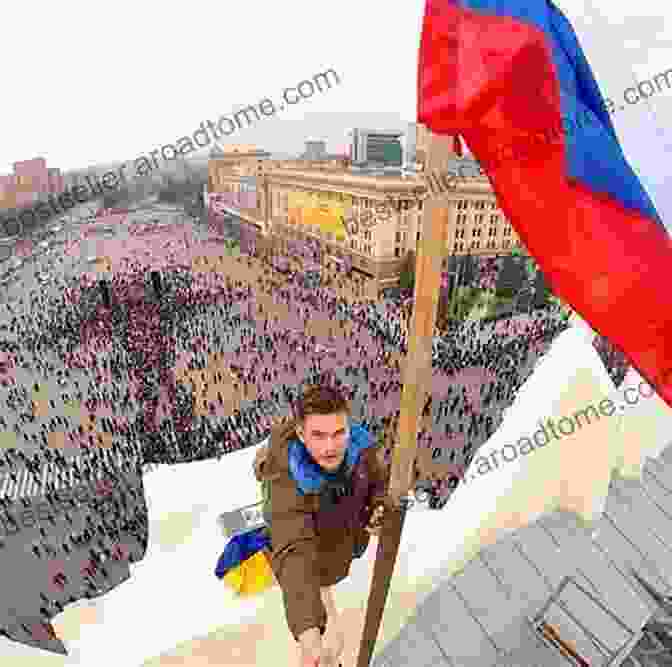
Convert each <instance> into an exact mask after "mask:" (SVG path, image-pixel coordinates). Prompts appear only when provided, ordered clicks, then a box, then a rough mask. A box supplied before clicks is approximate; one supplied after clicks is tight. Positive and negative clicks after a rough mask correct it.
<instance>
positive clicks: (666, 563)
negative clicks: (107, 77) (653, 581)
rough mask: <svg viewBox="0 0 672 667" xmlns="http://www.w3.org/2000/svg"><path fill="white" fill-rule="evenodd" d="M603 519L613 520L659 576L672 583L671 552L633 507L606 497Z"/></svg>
mask: <svg viewBox="0 0 672 667" xmlns="http://www.w3.org/2000/svg"><path fill="white" fill-rule="evenodd" d="M605 519H606V520H607V521H613V522H614V523H615V524H616V526H617V527H618V529H619V530H620V531H621V532H622V533H623V534H624V535H625V536H626V537H627V538H628V540H629V541H630V542H631V543H633V544H634V545H635V546H636V548H637V549H638V550H639V551H641V552H642V554H643V555H645V556H646V559H647V560H648V561H649V562H650V563H651V564H652V565H654V566H655V567H656V568H657V569H658V571H659V572H660V575H661V577H663V579H664V580H665V581H666V582H667V584H668V586H669V585H672V552H670V550H669V549H667V548H666V547H665V545H664V544H663V543H662V542H661V541H660V540H659V539H658V538H657V537H656V536H655V534H654V533H653V532H652V530H651V529H650V528H649V526H648V523H647V521H646V520H645V518H644V520H643V518H642V517H641V516H640V515H638V514H637V512H636V511H635V510H634V509H630V508H629V507H628V506H626V505H624V504H623V502H622V500H621V499H619V498H617V497H616V496H613V495H612V496H609V497H608V498H607V506H606V508H605Z"/></svg>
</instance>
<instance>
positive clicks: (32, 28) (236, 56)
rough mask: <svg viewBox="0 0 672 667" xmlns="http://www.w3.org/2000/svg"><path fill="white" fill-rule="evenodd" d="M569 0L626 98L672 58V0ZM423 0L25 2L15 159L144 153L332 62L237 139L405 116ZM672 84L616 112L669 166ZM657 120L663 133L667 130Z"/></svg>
mask: <svg viewBox="0 0 672 667" xmlns="http://www.w3.org/2000/svg"><path fill="white" fill-rule="evenodd" d="M556 4H558V6H559V7H560V8H561V9H563V10H564V11H565V12H566V13H567V15H568V16H569V18H570V20H572V21H573V22H574V25H575V27H576V29H577V32H578V33H579V38H580V39H581V41H582V43H583V45H584V48H585V51H586V53H587V55H588V58H589V60H590V61H591V63H592V65H593V67H594V69H595V72H596V75H597V78H598V81H599V83H600V85H601V88H602V91H603V93H604V95H605V96H607V97H612V98H615V99H620V98H621V97H622V92H623V89H624V88H625V87H627V86H629V85H632V81H633V73H634V75H636V76H638V77H640V79H646V78H648V77H651V76H652V75H653V74H655V73H658V72H660V71H663V70H665V69H668V68H670V67H672V49H670V40H669V39H665V38H664V35H665V33H668V34H672V30H670V23H669V20H668V16H669V15H670V14H671V13H672V9H671V8H670V5H669V2H667V0H639V1H638V2H637V3H625V2H623V3H615V2H608V3H607V2H604V0H601V4H602V5H603V6H602V7H600V6H599V4H598V2H597V1H594V2H593V0H591V2H590V3H589V4H586V3H584V2H581V1H580V0H558V1H557V3H556ZM422 11H423V2H422V0H404V2H395V3H391V2H388V1H386V2H383V0H367V1H366V2H361V1H360V0H357V2H355V1H354V0H341V2H339V3H335V4H334V3H320V2H314V0H310V1H308V0H283V2H270V1H268V0H264V1H261V0H247V2H244V3H243V2H241V3H229V2H227V3H213V2H211V1H210V0H190V2H189V3H187V4H185V3H168V2H165V0H162V1H161V2H158V1H155V0H142V2H138V1H137V0H133V2H131V1H130V0H117V2H115V3H112V4H109V5H106V6H105V7H104V8H103V7H100V8H94V7H93V6H92V5H91V3H90V2H84V1H83V0H68V2H66V3H45V2H38V1H37V0H22V1H21V2H12V9H11V11H7V12H4V13H3V36H2V40H0V54H2V56H3V61H4V62H5V63H7V66H5V67H3V84H4V85H3V92H4V94H3V104H2V119H3V123H2V128H1V129H0V147H1V148H0V173H8V172H9V171H11V165H12V162H14V161H15V160H20V159H27V158H31V157H36V156H43V157H45V158H46V159H47V162H48V165H49V166H55V167H60V168H61V169H65V170H67V169H70V168H78V167H83V166H86V165H90V164H99V163H108V162H115V161H121V160H133V159H135V158H137V157H139V156H140V155H142V154H146V153H149V151H151V150H153V149H157V148H160V147H161V146H162V145H163V144H166V143H173V142H175V141H176V140H177V139H178V138H179V137H180V136H183V135H185V134H191V133H193V131H194V130H195V129H196V127H197V126H198V125H199V123H200V122H201V121H202V120H206V119H208V118H210V119H212V120H213V121H215V120H216V119H217V118H218V117H219V116H220V115H222V114H226V113H230V112H231V111H232V109H234V108H239V107H240V106H247V105H248V104H254V103H258V102H259V101H260V100H261V99H263V98H265V97H269V98H271V99H274V100H277V99H278V98H279V97H280V94H281V92H282V90H283V89H284V88H287V87H290V86H294V85H296V84H297V83H298V82H300V81H302V80H304V79H307V78H311V77H312V76H313V75H314V74H316V73H318V72H323V71H326V70H328V69H330V68H333V69H334V70H335V71H336V72H337V73H338V75H339V76H340V78H341V83H340V85H337V86H334V87H333V88H332V89H331V90H327V91H325V92H324V93H323V94H320V93H317V94H316V95H315V96H314V97H312V98H311V99H309V100H305V101H303V102H301V103H300V104H297V105H296V106H294V107H288V108H287V110H285V111H283V112H281V113H280V114H279V115H278V117H277V118H273V119H264V120H261V121H260V122H259V123H257V124H256V125H255V126H254V127H253V128H250V129H248V130H245V131H241V132H239V133H238V134H237V135H233V136H232V140H234V139H235V140H237V141H240V142H244V143H256V144H258V145H259V146H260V147H263V148H265V149H267V150H271V151H279V152H292V153H296V152H298V151H300V150H301V149H302V147H303V141H304V139H305V138H306V137H312V138H322V139H325V140H327V141H328V148H329V150H331V151H336V150H338V149H339V148H341V147H342V146H343V145H345V143H346V134H345V133H346V131H347V130H348V129H349V128H350V127H352V126H353V125H360V126H371V125H374V126H383V127H399V128H400V129H403V128H404V127H405V124H406V123H407V122H409V121H413V120H415V113H416V67H417V50H418V41H419V34H420V26H421V21H422ZM625 12H627V14H626V13H625ZM638 16H641V17H644V18H639V17H638ZM671 95H672V93H670V92H663V93H661V94H659V95H657V96H656V97H655V98H652V99H651V100H650V105H648V106H650V108H651V109H652V110H653V111H654V113H655V115H654V116H652V115H651V111H650V110H649V109H648V108H647V104H646V103H643V104H639V105H634V106H632V107H629V108H626V109H625V110H624V111H623V112H621V113H619V114H616V116H615V117H614V120H615V124H616V126H617V128H618V129H619V132H620V133H621V138H622V140H623V144H624V147H625V150H626V154H628V156H629V157H632V158H633V159H632V160H631V161H632V162H633V163H636V164H635V166H636V167H638V168H639V167H641V163H643V162H644V161H645V160H646V161H647V165H650V163H651V162H652V161H653V162H654V163H655V164H658V165H661V167H662V163H661V162H658V160H665V162H666V164H665V165H664V168H665V169H666V170H667V171H669V160H667V154H666V153H665V152H664V151H665V142H666V141H667V135H666V134H665V132H666V130H665V131H664V130H663V129H662V125H663V123H664V122H667V121H666V119H669V118H672V114H670V111H672V106H671V103H670V97H671ZM657 125H659V126H661V130H660V131H661V132H663V138H662V139H661V137H656V139H655V140H652V139H651V138H650V136H653V135H655V130H656V127H657ZM652 133H653V134H652ZM633 156H634V157H633ZM652 156H653V157H652ZM647 168H648V169H649V170H651V167H650V166H647ZM657 171H660V169H658V170H657ZM667 190H670V188H667Z"/></svg>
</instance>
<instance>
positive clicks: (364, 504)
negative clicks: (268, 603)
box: [255, 386, 387, 667]
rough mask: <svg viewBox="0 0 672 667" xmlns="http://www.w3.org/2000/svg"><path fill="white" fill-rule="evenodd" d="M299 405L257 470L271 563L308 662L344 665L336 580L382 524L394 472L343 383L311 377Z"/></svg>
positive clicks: (315, 666)
mask: <svg viewBox="0 0 672 667" xmlns="http://www.w3.org/2000/svg"><path fill="white" fill-rule="evenodd" d="M295 414H296V418H295V419H292V420H289V421H288V422H286V423H285V424H282V425H281V426H279V427H277V428H275V429H274V430H273V431H272V433H271V440H270V444H269V446H268V448H267V449H262V450H260V452H259V453H258V455H257V459H256V460H255V474H256V477H257V479H258V480H259V481H262V483H264V486H265V491H266V499H265V503H264V519H265V520H266V524H267V527H268V530H269V535H270V541H271V548H270V552H271V553H270V559H271V568H272V569H273V573H274V575H275V578H276V579H277V581H278V583H279V585H280V588H281V589H282V594H283V599H284V604H285V615H286V618H287V624H288V626H289V629H290V632H291V633H292V635H293V636H294V638H295V640H296V641H297V642H298V643H299V645H300V648H301V660H302V663H301V667H331V666H333V667H338V665H339V658H340V655H341V653H342V652H343V645H344V641H343V635H342V632H341V631H340V630H339V628H338V627H337V625H336V623H335V621H336V620H337V616H338V613H337V611H336V609H335V606H334V603H333V598H332V594H331V590H330V588H331V587H332V586H333V585H335V584H337V583H338V582H339V581H342V580H343V579H345V577H347V576H348V574H349V571H350V564H351V563H352V561H353V559H354V558H359V557H361V556H362V555H363V553H364V552H365V551H366V548H367V546H368V543H369V536H370V535H372V534H378V531H379V529H380V522H381V519H382V503H383V499H384V496H385V491H386V484H387V475H386V472H385V468H384V467H383V466H382V464H381V462H380V461H379V460H378V458H377V451H376V449H375V447H374V443H373V442H372V439H371V438H370V436H369V433H368V431H366V429H364V428H363V427H361V426H360V425H358V424H355V423H353V422H352V419H351V415H350V408H349V406H348V403H347V401H346V400H345V399H344V398H343V396H342V395H341V394H340V392H339V391H338V390H336V389H334V388H331V387H327V386H313V387H309V388H308V389H307V390H306V391H305V393H304V394H303V397H302V398H301V400H300V401H299V403H298V406H297V409H296V412H295ZM327 619H329V620H330V621H331V622H330V623H329V627H328V628H327ZM327 629H328V630H329V632H328V633H326V630H327ZM325 633H326V634H325ZM323 635H324V639H323V637H322V636H323Z"/></svg>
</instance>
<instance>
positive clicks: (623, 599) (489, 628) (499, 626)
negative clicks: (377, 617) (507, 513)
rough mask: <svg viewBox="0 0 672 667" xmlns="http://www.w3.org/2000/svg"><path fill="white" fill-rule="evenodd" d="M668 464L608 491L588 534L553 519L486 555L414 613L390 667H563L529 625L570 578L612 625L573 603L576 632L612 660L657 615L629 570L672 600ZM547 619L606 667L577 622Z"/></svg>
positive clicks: (572, 520) (581, 526)
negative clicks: (610, 653) (436, 649)
mask: <svg viewBox="0 0 672 667" xmlns="http://www.w3.org/2000/svg"><path fill="white" fill-rule="evenodd" d="M670 461H672V448H668V450H667V451H666V453H665V457H661V459H659V460H655V461H653V460H648V461H647V462H646V464H645V465H644V471H643V476H642V480H641V482H638V481H629V480H620V479H619V480H616V481H614V482H612V485H611V487H610V490H609V496H608V498H607V507H606V511H607V516H602V517H601V518H600V519H599V520H597V521H595V522H593V524H592V525H591V524H585V523H583V522H582V521H581V520H580V519H579V518H578V517H577V516H576V515H575V514H573V513H570V512H553V513H551V514H548V515H545V516H543V517H541V518H540V519H539V520H538V521H536V522H535V523H533V524H531V525H528V526H525V527H523V528H521V529H520V530H518V531H517V532H516V533H514V534H513V535H509V536H506V537H505V538H504V539H502V540H501V541H500V542H498V543H496V544H495V545H492V546H489V547H487V548H484V549H483V550H482V551H481V553H480V554H479V556H478V557H477V558H474V559H472V560H471V561H470V562H469V563H468V564H467V565H466V566H465V568H464V569H463V570H462V571H461V572H459V573H458V574H456V575H454V576H453V577H452V578H451V579H450V580H449V581H446V582H444V584H443V585H442V586H441V587H440V588H439V589H437V590H436V591H435V592H434V593H432V594H431V595H430V596H429V597H428V598H427V600H426V601H425V602H424V603H423V604H422V605H421V606H420V607H419V609H418V611H417V615H416V618H415V619H414V621H413V629H412V630H409V631H408V632H409V633H410V634H407V635H404V634H403V633H402V634H400V636H399V637H398V638H397V640H398V641H396V640H395V641H396V644H395V643H394V642H393V643H391V644H390V648H391V647H392V646H393V644H395V648H394V652H395V655H396V656H397V658H396V659H397V660H399V662H398V663H397V662H390V663H389V667H392V665H397V664H399V665H400V666H401V665H402V664H421V665H434V664H437V665H443V664H445V665H450V666H451V667H453V666H454V667H472V666H474V667H476V666H477V665H478V667H566V666H567V664H568V663H567V662H566V661H565V659H564V658H563V657H562V656H561V655H560V654H559V653H556V652H555V651H554V649H552V648H550V647H548V646H547V645H546V644H545V643H544V642H543V641H542V640H541V639H540V638H538V637H537V636H536V635H535V632H534V630H533V628H532V627H531V625H530V624H529V621H528V619H529V618H531V617H532V616H534V614H535V613H536V612H537V611H538V610H539V608H540V607H541V606H542V605H543V604H544V603H545V602H546V600H548V599H549V598H550V597H551V595H552V593H553V592H554V591H555V590H556V589H557V587H558V586H559V585H560V583H561V582H562V580H563V578H564V577H566V576H573V577H575V579H576V581H577V583H578V584H579V585H580V586H583V587H584V588H585V589H586V590H587V591H588V592H589V593H590V595H592V596H594V597H595V598H596V599H597V600H598V601H601V602H602V603H603V604H604V605H605V606H606V607H607V608H608V609H609V610H610V611H611V612H612V613H613V614H614V615H615V616H616V617H617V619H618V620H616V619H614V618H612V617H611V615H609V614H604V613H603V610H601V609H600V608H599V606H595V605H594V604H593V605H592V606H591V603H590V602H589V601H588V600H582V598H581V596H580V595H579V596H578V597H576V595H577V594H576V593H575V594H574V596H575V597H576V599H574V600H573V607H574V608H575V609H577V610H578V611H577V612H576V613H577V614H578V615H579V616H581V614H583V615H584V616H585V618H581V619H580V624H584V625H585V624H587V625H589V626H591V627H590V628H589V629H590V630H591V631H592V632H593V633H595V634H597V635H598V636H600V638H601V639H603V640H604V641H605V643H607V644H608V645H609V650H615V649H616V648H618V647H619V646H620V645H622V644H623V642H624V641H625V640H626V639H627V638H628V636H630V634H631V632H637V631H638V630H639V629H641V627H642V626H643V625H644V624H645V623H647V622H649V620H650V618H651V615H652V614H653V613H654V612H655V611H656V610H657V608H658V607H657V605H656V604H655V602H654V601H653V599H652V598H651V597H650V595H649V594H648V593H647V592H646V591H645V590H644V588H643V587H642V586H641V585H640V584H639V583H638V582H637V581H636V579H635V578H634V577H633V575H632V569H634V570H635V571H636V572H637V573H638V575H639V576H641V577H643V578H644V579H645V580H646V581H648V582H649V583H650V584H651V586H652V587H654V588H655V589H657V590H659V591H661V593H663V594H665V593H670V591H672V559H670V556H671V555H672V463H671V462H670ZM628 508H629V509H628ZM553 613H555V614H556V616H557V618H555V624H556V625H557V626H558V628H559V629H560V630H562V629H563V628H564V632H563V635H566V637H567V638H568V639H569V640H570V641H572V642H574V644H575V645H576V646H577V648H578V649H579V650H580V652H581V653H583V654H584V655H585V656H586V657H588V659H589V660H591V659H592V661H593V662H591V664H594V665H599V664H604V656H603V655H602V654H601V652H600V651H599V650H598V649H597V648H595V647H594V646H593V645H592V643H591V642H590V640H589V639H587V635H586V633H585V629H584V628H579V627H578V626H577V627H570V626H571V625H572V623H573V622H572V621H571V620H569V619H568V618H567V617H566V615H565V617H564V618H562V617H561V616H563V613H562V612H557V611H556V612H553ZM619 621H620V622H619ZM418 632H420V633H421V635H423V636H424V637H432V636H433V637H434V638H435V640H436V645H438V646H440V647H441V649H442V651H443V654H444V657H442V658H439V657H438V656H437V655H435V654H434V653H433V652H432V651H431V650H430V649H428V648H427V646H428V645H431V641H430V640H427V641H426V642H425V640H423V642H420V640H419V639H418V638H417V633H418ZM413 633H415V634H413ZM404 642H405V643H406V646H407V648H408V647H410V646H411V644H417V645H418V646H422V649H421V651H422V654H420V653H418V655H419V656H420V662H418V660H417V659H416V657H415V654H414V652H413V650H411V649H410V648H409V650H408V651H406V652H404V650H403V649H402V648H401V646H399V644H402V643H404ZM448 656H449V657H448ZM432 660H443V661H444V662H436V663H433V662H431V661H432ZM375 664H376V666H377V667H383V663H378V662H376V663H375ZM387 664H388V663H385V665H386V666H387Z"/></svg>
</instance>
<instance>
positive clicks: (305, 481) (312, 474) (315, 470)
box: [287, 423, 373, 495]
mask: <svg viewBox="0 0 672 667" xmlns="http://www.w3.org/2000/svg"><path fill="white" fill-rule="evenodd" d="M372 445H373V441H372V438H371V435H370V433H369V432H368V431H367V430H366V429H365V428H364V427H363V426H361V425H359V424H354V423H351V424H350V437H349V440H348V446H347V448H346V451H345V462H346V464H345V465H346V472H347V474H350V472H351V471H352V469H353V467H354V466H355V464H356V463H357V461H358V460H359V457H360V455H361V453H362V452H363V451H364V450H365V449H368V448H369V447H371V446H372ZM287 450H288V461H289V474H290V475H291V476H292V479H293V480H294V481H295V482H296V485H297V487H298V489H299V493H301V494H302V495H303V494H306V493H319V492H320V490H321V488H322V485H323V484H324V483H325V481H327V479H329V473H327V472H326V471H325V470H323V469H322V468H321V467H320V466H319V465H318V464H317V463H316V462H315V461H314V460H313V457H312V456H311V455H310V454H309V452H308V450H307V449H306V446H305V445H304V444H303V443H302V442H301V441H300V440H298V439H296V438H295V439H293V440H290V441H289V443H288V445H287Z"/></svg>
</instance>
